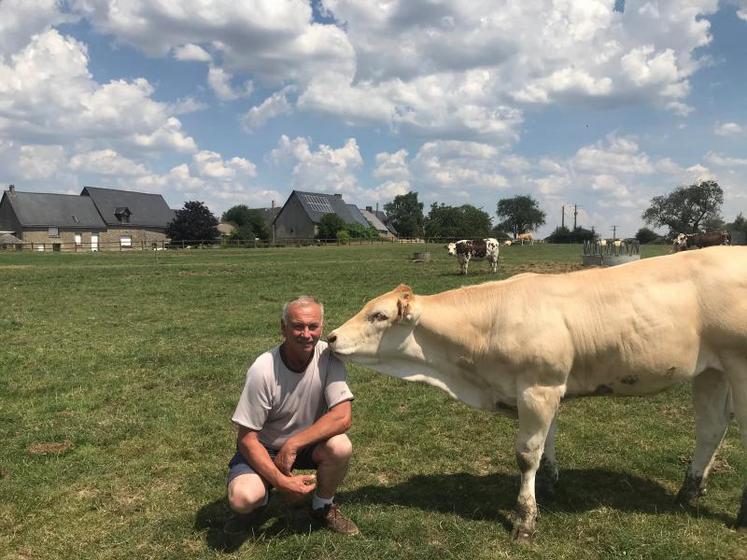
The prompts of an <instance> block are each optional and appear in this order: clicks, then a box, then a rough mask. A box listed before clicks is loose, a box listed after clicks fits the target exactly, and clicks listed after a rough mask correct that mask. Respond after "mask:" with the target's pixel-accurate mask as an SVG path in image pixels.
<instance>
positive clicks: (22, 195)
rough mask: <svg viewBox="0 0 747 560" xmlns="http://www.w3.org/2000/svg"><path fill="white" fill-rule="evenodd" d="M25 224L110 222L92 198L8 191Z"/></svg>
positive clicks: (74, 225) (92, 225) (94, 224)
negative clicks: (102, 216)
mask: <svg viewBox="0 0 747 560" xmlns="http://www.w3.org/2000/svg"><path fill="white" fill-rule="evenodd" d="M3 197H4V198H7V200H8V201H9V202H10V205H11V207H12V208H13V212H14V213H15V215H16V218H17V219H18V221H19V223H20V224H21V226H23V227H27V228H28V227H50V226H56V227H64V228H81V229H106V224H105V223H104V221H103V220H102V219H101V216H100V215H99V213H98V212H97V211H96V207H95V206H94V204H93V201H92V200H91V199H89V198H86V197H82V196H76V195H72V194H51V193H35V192H18V191H16V192H15V194H13V195H11V194H9V193H7V192H6V193H5V194H4V195H3Z"/></svg>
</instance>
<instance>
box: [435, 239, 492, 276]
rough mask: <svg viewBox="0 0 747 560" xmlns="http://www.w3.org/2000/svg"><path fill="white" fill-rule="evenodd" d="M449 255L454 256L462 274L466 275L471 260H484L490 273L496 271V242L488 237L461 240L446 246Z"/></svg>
mask: <svg viewBox="0 0 747 560" xmlns="http://www.w3.org/2000/svg"><path fill="white" fill-rule="evenodd" d="M446 249H447V250H448V251H449V254H450V255H452V256H456V257H457V259H458V260H459V266H460V269H461V272H462V274H467V267H468V266H469V261H470V260H472V259H478V260H480V259H485V260H487V261H488V263H490V270H491V272H497V271H498V250H499V249H498V240H496V239H493V238H492V237H489V238H487V239H475V240H471V239H462V240H461V241H457V242H456V243H449V244H448V245H446Z"/></svg>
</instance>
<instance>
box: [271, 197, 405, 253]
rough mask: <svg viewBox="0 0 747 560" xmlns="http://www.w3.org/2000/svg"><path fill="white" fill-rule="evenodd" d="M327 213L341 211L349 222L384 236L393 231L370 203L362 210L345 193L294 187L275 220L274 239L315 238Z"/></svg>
mask: <svg viewBox="0 0 747 560" xmlns="http://www.w3.org/2000/svg"><path fill="white" fill-rule="evenodd" d="M325 214H337V216H339V217H340V218H341V219H342V220H343V221H344V222H345V223H348V224H360V225H361V226H363V227H365V228H369V227H373V228H374V229H376V230H377V231H378V232H379V234H380V235H381V236H382V237H390V236H391V235H392V234H391V232H390V231H389V230H388V229H387V227H386V225H385V224H383V223H382V222H381V220H380V219H379V218H378V217H377V216H376V215H375V214H373V212H371V211H370V207H368V208H367V209H366V210H360V209H359V208H358V207H357V206H355V204H347V203H346V202H345V201H344V200H343V198H342V195H341V194H327V193H315V192H304V191H296V190H294V191H292V192H291V194H290V196H289V197H288V200H286V201H285V204H284V205H283V206H282V208H280V210H279V211H278V212H277V215H276V216H275V218H274V220H273V221H272V238H273V241H289V240H311V239H314V238H315V237H316V235H317V233H318V232H319V223H320V222H321V220H322V218H323V217H324V215H325ZM371 218H373V220H372V219H371Z"/></svg>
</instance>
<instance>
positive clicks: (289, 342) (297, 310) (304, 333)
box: [280, 303, 323, 357]
mask: <svg viewBox="0 0 747 560" xmlns="http://www.w3.org/2000/svg"><path fill="white" fill-rule="evenodd" d="M322 327H323V325H322V310H321V309H320V308H319V306H318V305H316V304H313V303H312V304H298V305H291V306H289V307H288V322H287V323H286V324H282V323H281V325H280V328H281V331H282V334H283V337H284V338H285V347H286V349H287V350H288V352H290V353H292V354H293V355H295V356H296V357H307V356H309V355H310V354H311V353H312V352H313V351H314V347H315V346H316V343H317V342H318V341H319V338H320V337H321V336H322Z"/></svg>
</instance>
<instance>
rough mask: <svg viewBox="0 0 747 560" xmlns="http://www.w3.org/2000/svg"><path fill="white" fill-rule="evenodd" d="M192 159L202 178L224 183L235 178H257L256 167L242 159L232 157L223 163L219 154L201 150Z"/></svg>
mask: <svg viewBox="0 0 747 560" xmlns="http://www.w3.org/2000/svg"><path fill="white" fill-rule="evenodd" d="M192 159H193V162H194V165H195V168H196V170H197V172H198V174H199V176H200V177H203V178H209V179H217V180H221V181H226V180H232V179H235V178H236V177H237V176H245V177H256V176H257V167H256V166H255V165H254V164H253V163H252V162H250V161H249V160H247V159H244V158H240V157H233V158H231V159H229V160H228V161H224V160H223V158H222V157H221V155H220V154H218V153H216V152H211V151H207V150H203V151H201V152H198V153H196V154H195V155H194V156H193V157H192Z"/></svg>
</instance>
